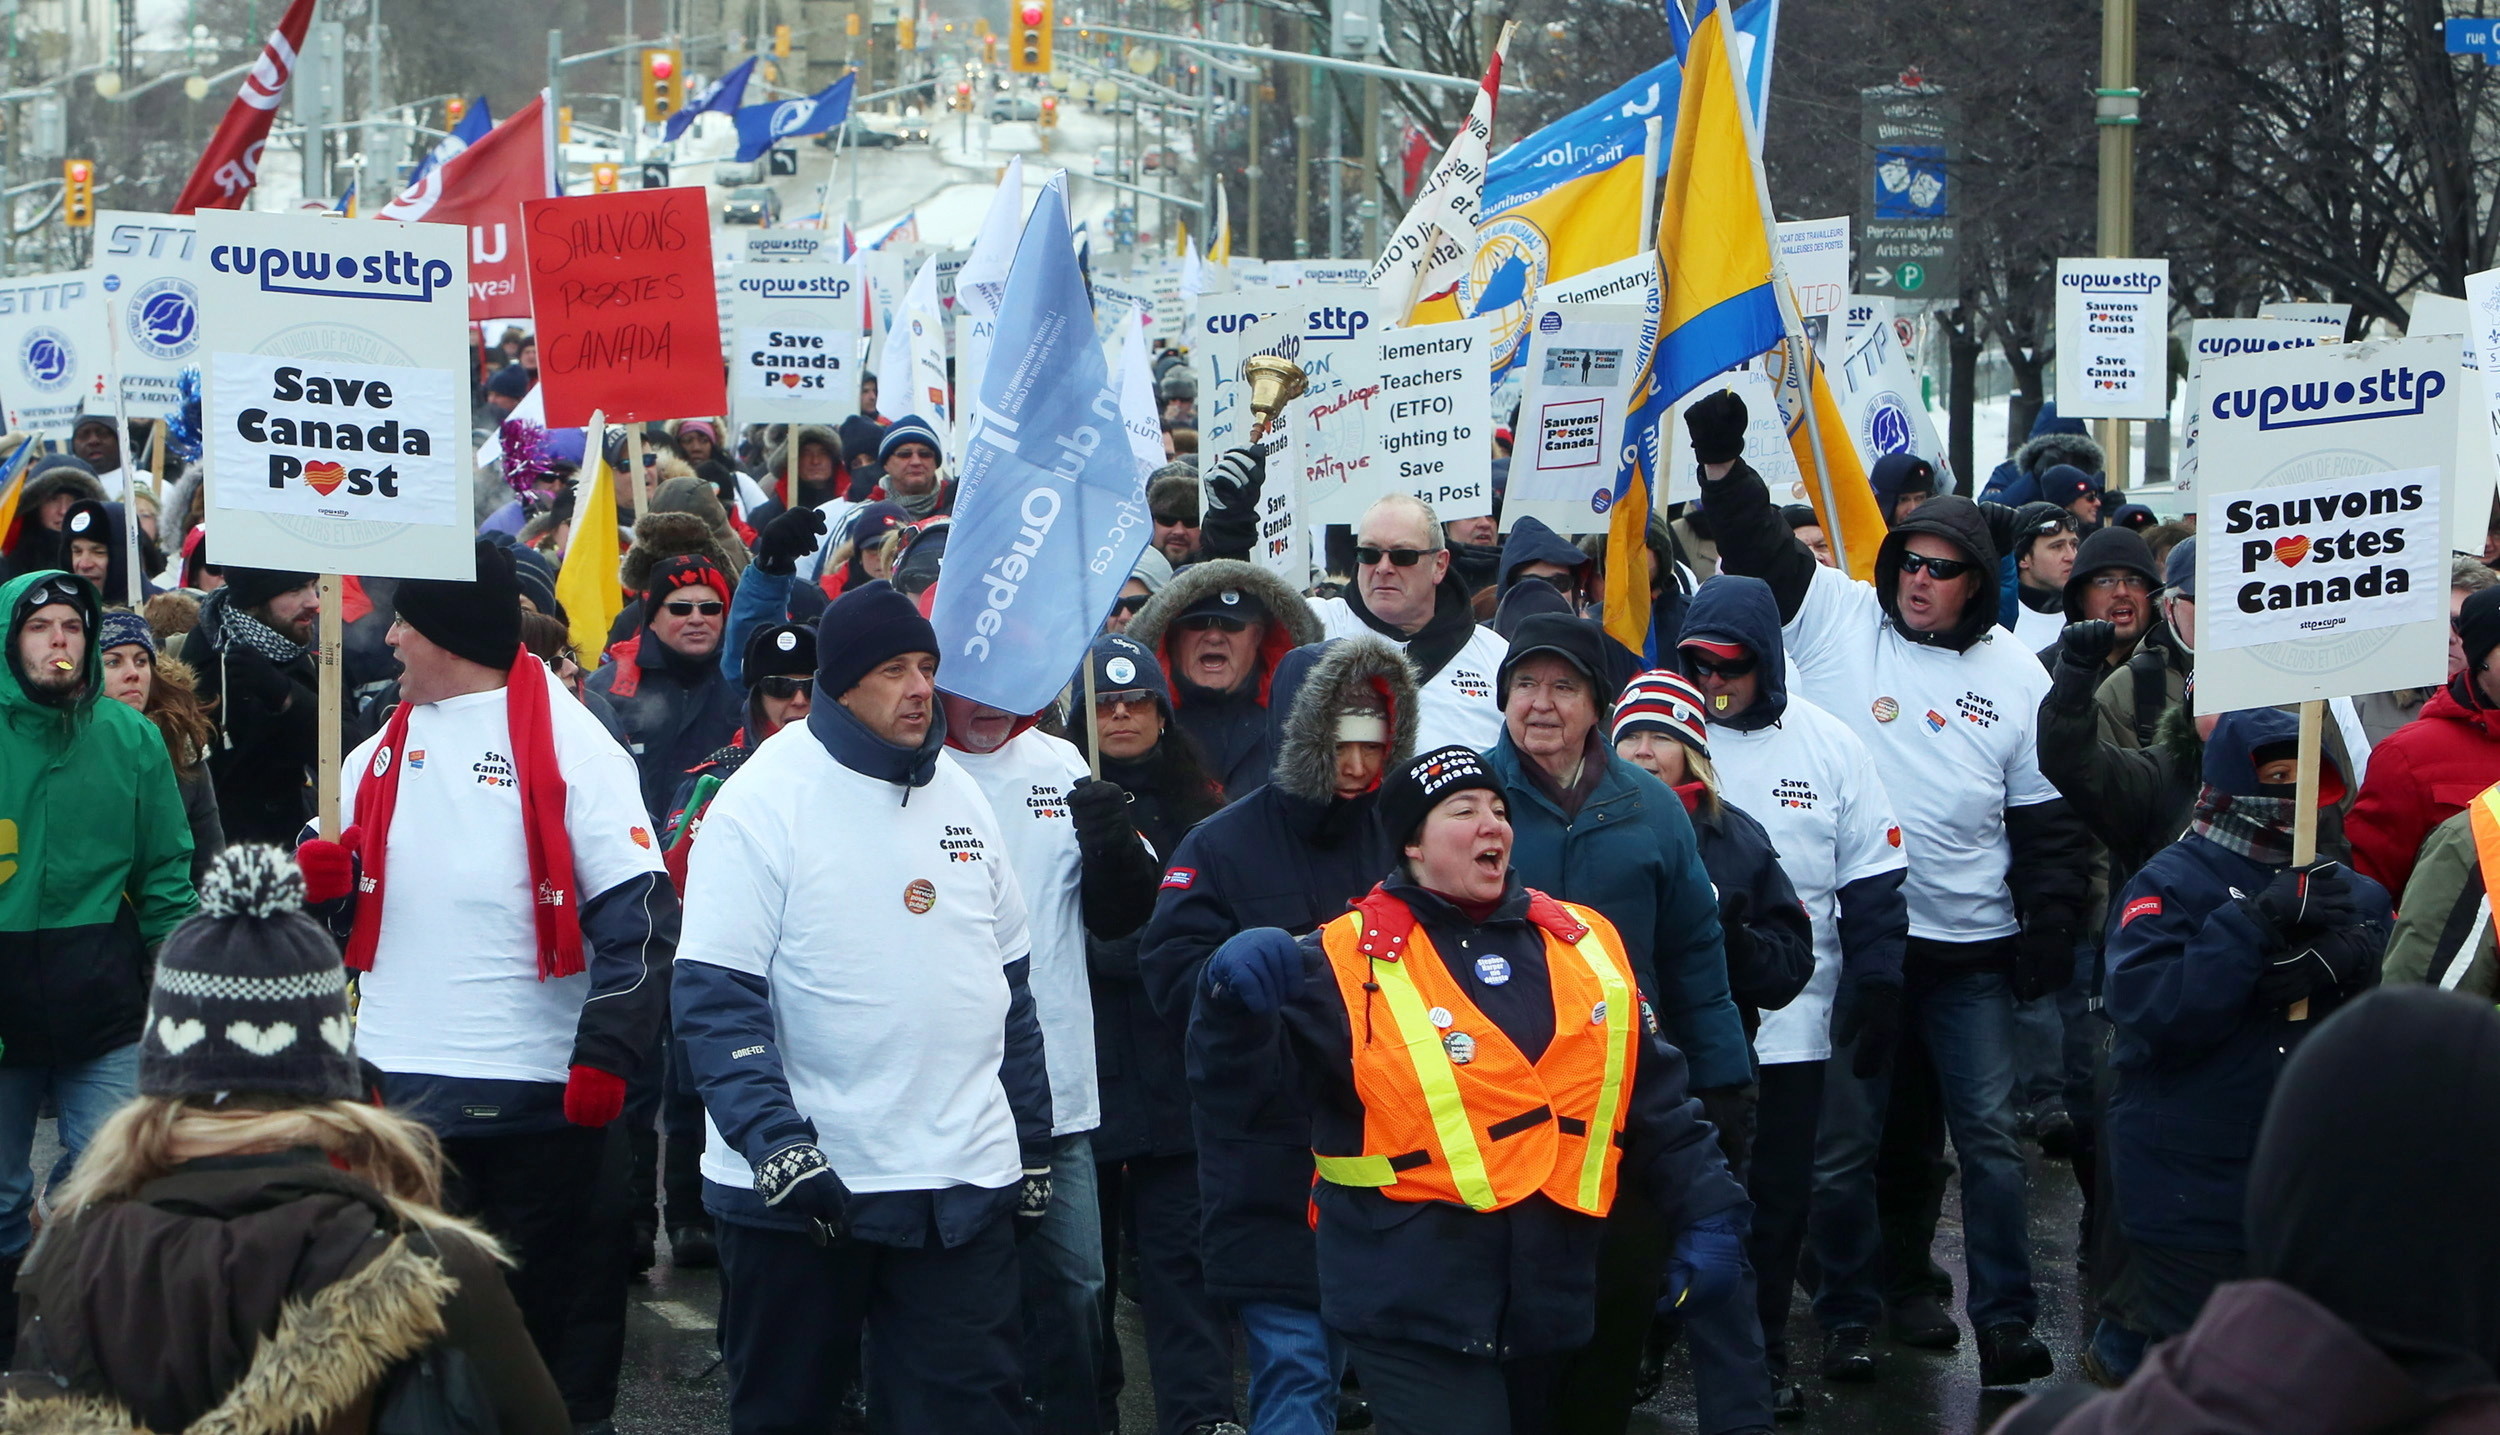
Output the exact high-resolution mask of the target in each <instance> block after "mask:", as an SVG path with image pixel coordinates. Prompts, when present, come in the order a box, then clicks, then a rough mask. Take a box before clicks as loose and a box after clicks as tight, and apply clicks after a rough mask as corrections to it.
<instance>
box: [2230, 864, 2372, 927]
mask: <svg viewBox="0 0 2500 1435" xmlns="http://www.w3.org/2000/svg"><path fill="white" fill-rule="evenodd" d="M2243 907H2244V909H2245V910H2246V911H2247V912H2248V914H2249V916H2250V918H2251V919H2252V920H2254V921H2255V922H2256V923H2257V925H2258V927H2259V928H2260V929H2262V930H2263V931H2264V932H2265V934H2266V935H2267V936H2269V937H2270V938H2272V939H2273V945H2274V946H2275V947H2277V948H2288V947H2292V946H2297V945H2299V941H2298V940H2297V939H2298V938H2300V937H2302V936H2304V935H2306V934H2308V933H2313V932H2318V931H2325V930H2329V929H2332V928H2336V927H2347V926H2350V925H2352V923H2353V922H2354V921H2355V920H2356V919H2357V918H2358V917H2359V915H2360V914H2359V909H2358V908H2356V907H2355V906H2354V905H2353V893H2352V882H2351V880H2350V879H2349V878H2348V877H2346V876H2345V874H2344V864H2343V863H2341V862H2335V861H2317V862H2312V863H2310V864H2309V865H2308V866H2306V867H2286V868H2284V869H2283V870H2282V871H2280V872H2277V873H2276V874H2275V875H2274V880H2273V881H2271V882H2269V883H2267V884H2266V889H2265V890H2264V891H2262V892H2259V893H2258V894H2257V895H2256V896H2254V897H2251V898H2248V899H2246V900H2245V902H2244V903H2243Z"/></svg>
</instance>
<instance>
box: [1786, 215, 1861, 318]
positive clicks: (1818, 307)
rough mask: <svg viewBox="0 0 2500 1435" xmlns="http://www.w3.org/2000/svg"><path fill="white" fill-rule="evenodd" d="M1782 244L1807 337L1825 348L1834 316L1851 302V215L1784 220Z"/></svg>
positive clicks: (1791, 285) (1790, 290)
mask: <svg viewBox="0 0 2500 1435" xmlns="http://www.w3.org/2000/svg"><path fill="white" fill-rule="evenodd" d="M1779 245H1780V263H1781V266H1782V267H1783V268H1785V269H1786V270H1787V271H1788V290H1789V292H1790V293H1791V294H1793V295H1795V296H1796V300H1797V317H1798V318H1800V319H1802V320H1804V321H1805V327H1806V338H1807V339H1809V340H1811V341H1812V342H1813V344H1814V346H1815V347H1816V348H1822V347H1823V346H1824V345H1825V344H1826V343H1827V342H1829V336H1830V333H1831V323H1832V316H1833V315H1834V314H1837V313H1839V312H1840V311H1841V307H1842V306H1843V305H1845V304H1846V303H1848V301H1849V216H1848V215H1845V214H1844V215H1841V216H1840V217H1839V218H1837V219H1792V220H1784V221H1782V222H1781V224H1780V226H1779Z"/></svg>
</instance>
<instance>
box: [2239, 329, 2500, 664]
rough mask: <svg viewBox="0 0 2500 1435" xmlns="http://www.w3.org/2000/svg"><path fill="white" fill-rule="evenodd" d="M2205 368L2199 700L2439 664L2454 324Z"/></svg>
mask: <svg viewBox="0 0 2500 1435" xmlns="http://www.w3.org/2000/svg"><path fill="white" fill-rule="evenodd" d="M2204 377H2205V387H2204V396H2203V398H2202V399H2201V400H2200V402H2201V403H2202V405H2203V422H2204V429H2203V435H2204V438H2203V442H2204V446H2205V459H2204V464H2205V472H2206V475H2207V478H2208V482H2207V483H2206V484H2205V486H2204V489H2203V491H2202V492H2200V493H2199V494H2198V495H2197V510H2198V524H2197V532H2198V534H2199V535H2200V537H2201V539H2202V541H2201V542H2200V543H2199V544H2198V545H2197V562H2198V573H2197V580H2198V581H2197V606H2196V617H2197V643H2196V649H2197V653H2196V710H2197V711H2198V712H2200V713H2208V712H2228V711H2231V710H2233V709H2237V708H2250V707H2261V706H2266V705H2269V704H2275V703H2287V702H2299V701H2305V700H2308V699H2313V698H2335V697H2350V696H2352V695H2354V694H2356V693H2366V692H2380V691H2384V690H2386V689H2388V688H2400V687H2428V686H2435V685H2436V684H2438V683H2439V682H2441V681H2442V680H2443V679H2444V678H2445V677H2446V676H2447V671H2448V599H2447V591H2448V580H2447V553H2446V544H2445V543H2444V542H2443V541H2442V539H2443V533H2442V529H2441V522H2442V519H2441V515H2442V512H2443V508H2442V504H2443V502H2444V500H2445V498H2446V492H2445V490H2446V486H2447V479H2446V475H2447V474H2448V472H2449V471H2450V468H2451V466H2452V465H2451V459H2452V457H2453V454H2454V449H2455V444H2456V409H2455V406H2456V403H2457V399H2458V390H2459V388H2460V387H2461V384H2460V380H2461V378H2462V370H2461V366H2460V365H2459V363H2458V361H2457V351H2456V345H2455V342H2454V340H2453V339H2448V338H2442V337H2437V336H2433V337H2426V338H2419V339H2385V340H2378V341H2375V342H2371V343H2364V344H2322V345H2319V346H2318V347H2316V348H2306V349H2281V350H2276V351H2273V352H2270V353H2260V354H2249V355H2242V356H2238V357H2233V358H2224V359H2215V360H2211V361H2209V362H2208V363H2207V364H2206V366H2205V376H2204ZM2226 474H2227V475H2229V478H2228V479H2227V481H2226V480H2225V479H2224V477H2223V475H2226ZM2226 484H2227V486H2226ZM2261 545H2262V551H2261ZM2287 634H2288V635H2289V636H2286V635H2287Z"/></svg>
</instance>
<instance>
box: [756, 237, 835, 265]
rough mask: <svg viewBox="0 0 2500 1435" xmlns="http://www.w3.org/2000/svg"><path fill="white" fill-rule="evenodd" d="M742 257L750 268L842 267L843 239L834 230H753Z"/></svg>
mask: <svg viewBox="0 0 2500 1435" xmlns="http://www.w3.org/2000/svg"><path fill="white" fill-rule="evenodd" d="M738 257H739V258H741V259H744V260H745V261H747V262H748V263H750V264H789V263H802V264H803V263H814V262H817V261H822V262H825V263H829V264H839V263H841V262H842V236H841V235H840V234H838V233H836V232H835V231H833V230H830V229H750V230H748V231H747V233H746V243H745V244H743V245H741V246H740V247H739V250H738Z"/></svg>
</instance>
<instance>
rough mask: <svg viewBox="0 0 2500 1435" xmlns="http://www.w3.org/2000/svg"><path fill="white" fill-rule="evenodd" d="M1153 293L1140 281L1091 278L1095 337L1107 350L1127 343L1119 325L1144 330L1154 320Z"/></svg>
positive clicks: (1115, 350) (1112, 350)
mask: <svg viewBox="0 0 2500 1435" xmlns="http://www.w3.org/2000/svg"><path fill="white" fill-rule="evenodd" d="M1154 304H1155V301H1154V295H1152V294H1150V293H1148V292H1147V291H1146V286H1145V285H1143V284H1127V283H1114V282H1113V281H1111V280H1108V279H1103V278H1100V277H1097V278H1096V279H1095V280H1094V338H1095V341H1096V342H1098V343H1100V344H1101V345H1102V346H1103V347H1104V348H1105V349H1106V350H1108V351H1109V352H1110V353H1113V354H1117V353H1118V352H1120V346H1121V345H1122V344H1124V343H1126V342H1127V337H1128V336H1127V335H1126V334H1125V333H1123V332H1122V327H1123V326H1127V327H1131V328H1138V329H1143V328H1145V327H1146V326H1148V325H1150V324H1152V323H1153V322H1154Z"/></svg>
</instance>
